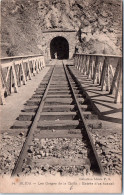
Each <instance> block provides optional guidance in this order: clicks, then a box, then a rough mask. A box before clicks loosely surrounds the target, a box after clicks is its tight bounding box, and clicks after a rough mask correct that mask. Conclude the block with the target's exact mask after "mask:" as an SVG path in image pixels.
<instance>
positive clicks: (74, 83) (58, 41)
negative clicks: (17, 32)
mask: <svg viewBox="0 0 124 195" xmlns="http://www.w3.org/2000/svg"><path fill="white" fill-rule="evenodd" d="M43 33H44V43H43V45H44V55H40V54H38V55H28V56H15V57H7V58H2V59H1V66H0V74H1V76H0V79H1V82H0V83H1V85H0V87H1V88H0V103H1V106H0V108H1V116H2V117H1V118H2V119H1V127H0V129H1V134H2V139H3V140H4V141H5V140H9V139H10V140H11V142H7V141H6V144H7V145H10V148H11V154H10V152H9V156H11V161H10V162H9V165H10V164H11V162H13V164H11V165H10V166H8V164H7V163H8V161H7V159H6V157H5V156H4V153H5V150H6V148H8V147H6V146H5V144H4V150H3V153H2V154H3V157H2V160H1V162H3V164H2V165H3V172H4V173H5V172H10V173H11V174H12V175H19V174H24V175H25V174H28V175H29V174H30V173H32V174H36V173H37V174H41V175H42V174H43V173H45V172H49V173H50V174H52V172H57V173H58V172H59V173H60V175H63V174H64V173H65V172H66V173H68V174H78V173H80V174H83V175H85V174H89V173H90V174H94V173H97V174H113V173H117V174H120V173H121V168H122V167H121V161H122V160H121V154H120V153H119V154H118V156H116V159H114V160H113V158H114V157H113V154H115V155H116V154H117V153H118V152H120V148H121V135H122V57H121V56H113V55H105V54H84V53H82V54H79V53H75V35H76V34H75V33H76V32H75V31H71V33H72V37H70V36H69V34H70V31H64V32H61V33H60V32H59V31H57V32H52V31H44V32H43ZM6 136H9V138H7V139H6ZM17 143H19V144H18V146H17V145H16V144H17ZM116 146H117V147H116ZM13 147H14V148H16V147H18V151H15V149H13ZM113 148H114V149H113ZM12 151H13V152H12ZM6 152H8V149H7V151H6ZM119 155H120V156H119ZM109 162H110V163H109ZM119 163H120V165H119V166H118V164H119ZM2 165H1V166H2ZM41 165H42V166H41Z"/></svg>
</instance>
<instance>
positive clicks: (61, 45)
mask: <svg viewBox="0 0 124 195" xmlns="http://www.w3.org/2000/svg"><path fill="white" fill-rule="evenodd" d="M50 54H51V59H60V60H62V59H68V58H69V44H68V41H67V40H66V39H65V38H64V37H61V36H58V37H55V38H53V39H52V41H51V43H50Z"/></svg>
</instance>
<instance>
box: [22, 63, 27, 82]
mask: <svg viewBox="0 0 124 195" xmlns="http://www.w3.org/2000/svg"><path fill="white" fill-rule="evenodd" d="M21 68H22V74H23V85H26V78H25V71H24V63H23V60H22V63H21Z"/></svg>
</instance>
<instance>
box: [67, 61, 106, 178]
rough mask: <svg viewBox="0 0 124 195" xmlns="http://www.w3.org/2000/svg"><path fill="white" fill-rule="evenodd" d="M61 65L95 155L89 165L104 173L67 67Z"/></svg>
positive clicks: (99, 172)
mask: <svg viewBox="0 0 124 195" xmlns="http://www.w3.org/2000/svg"><path fill="white" fill-rule="evenodd" d="M63 66H64V70H65V73H66V77H67V80H68V82H69V85H70V87H71V90H72V93H73V97H74V99H75V102H76V105H77V108H78V111H79V115H80V117H81V121H82V122H83V125H84V128H85V131H86V134H87V138H88V140H89V143H90V145H91V148H92V151H93V155H94V157H95V162H94V163H93V164H91V165H92V166H93V167H94V168H95V171H96V172H97V173H98V174H100V175H102V174H103V173H104V170H103V167H102V165H101V162H100V160H99V157H98V154H97V152H96V149H95V145H94V143H93V140H92V137H91V135H90V132H89V128H88V126H87V123H86V121H85V118H84V115H83V113H82V110H81V107H80V104H79V102H78V100H77V97H76V94H75V92H74V89H73V86H72V84H71V81H70V79H69V75H68V72H67V70H66V69H67V68H66V67H65V65H64V64H63ZM70 76H71V75H70Z"/></svg>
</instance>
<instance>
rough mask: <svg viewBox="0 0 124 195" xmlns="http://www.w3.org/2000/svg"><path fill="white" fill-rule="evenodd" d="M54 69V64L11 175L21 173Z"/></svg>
mask: <svg viewBox="0 0 124 195" xmlns="http://www.w3.org/2000/svg"><path fill="white" fill-rule="evenodd" d="M54 70H55V66H54V67H53V70H52V73H51V76H50V78H49V81H48V85H47V87H46V89H45V93H44V95H43V98H41V101H40V105H39V108H38V110H37V112H36V114H35V117H34V120H33V122H32V124H31V127H30V128H29V133H28V136H27V137H26V140H25V142H24V144H23V147H22V150H21V152H20V154H19V157H18V160H17V162H16V164H15V167H14V169H13V171H12V174H11V176H14V175H18V173H21V169H22V165H23V161H24V159H25V156H26V153H27V147H28V145H29V143H30V142H31V141H32V138H33V133H34V131H35V129H36V128H37V123H38V121H39V119H40V114H41V112H42V109H43V106H44V103H45V99H46V96H47V93H48V90H49V86H50V83H51V80H52V77H53V73H54Z"/></svg>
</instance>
